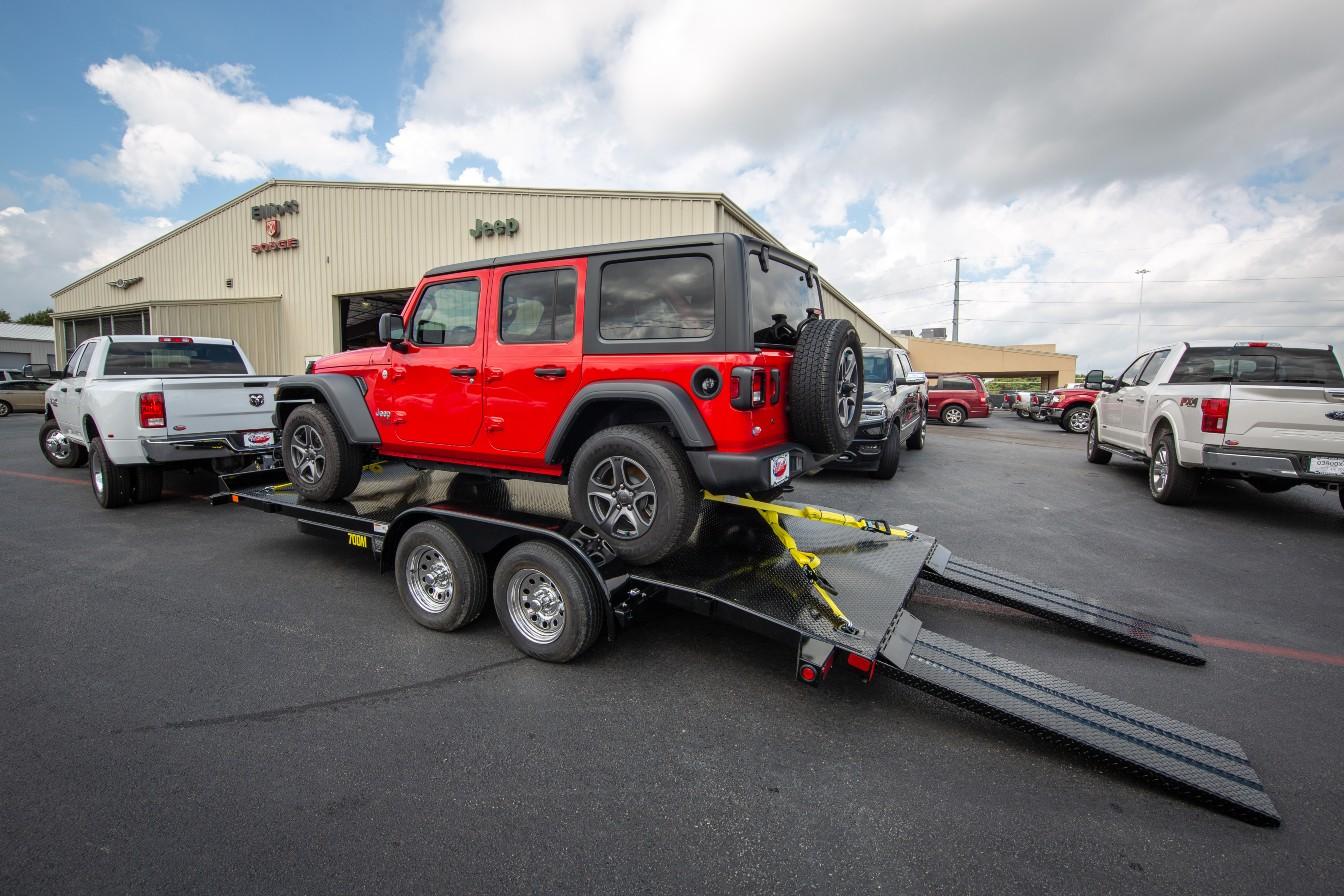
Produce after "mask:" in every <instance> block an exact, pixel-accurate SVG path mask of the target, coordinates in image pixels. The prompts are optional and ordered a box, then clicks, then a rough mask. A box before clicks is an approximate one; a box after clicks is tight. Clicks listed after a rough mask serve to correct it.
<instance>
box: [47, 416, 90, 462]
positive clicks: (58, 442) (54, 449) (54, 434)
mask: <svg viewBox="0 0 1344 896" xmlns="http://www.w3.org/2000/svg"><path fill="white" fill-rule="evenodd" d="M37 444H38V445H39V446H40V447H41V448H42V456H43V457H45V458H46V459H47V463H49V464H51V465H52V466H53V467H60V468H62V469H69V468H70V467H78V466H80V465H81V464H83V463H84V462H85V461H87V460H88V455H87V454H86V453H85V451H84V447H83V446H82V445H76V444H75V443H74V442H72V441H70V440H69V439H67V438H66V437H65V433H63V432H61V425H60V424H59V423H57V422H56V421H55V420H48V421H47V422H46V423H43V424H42V428H41V429H39V430H38V431H37Z"/></svg>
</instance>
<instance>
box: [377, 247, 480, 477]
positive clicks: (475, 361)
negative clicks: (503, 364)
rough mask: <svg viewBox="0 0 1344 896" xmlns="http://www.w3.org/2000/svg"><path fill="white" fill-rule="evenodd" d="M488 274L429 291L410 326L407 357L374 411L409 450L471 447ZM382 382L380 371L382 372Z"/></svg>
mask: <svg viewBox="0 0 1344 896" xmlns="http://www.w3.org/2000/svg"><path fill="white" fill-rule="evenodd" d="M489 276H490V272H489V271H482V272H479V273H472V274H466V275H455V276H453V278H452V279H445V280H441V281H438V282H434V283H430V284H428V285H427V286H425V287H424V288H423V289H422V290H421V292H420V295H419V298H418V299H417V301H416V302H415V306H414V309H413V311H412V312H411V316H410V318H409V319H408V320H407V323H406V341H405V342H404V343H402V345H403V347H404V348H405V351H404V352H402V353H399V354H397V355H395V356H394V357H393V358H392V363H391V364H390V365H389V366H388V367H387V368H385V369H386V370H387V374H388V376H387V387H386V390H385V391H383V390H380V391H382V392H383V396H382V400H381V401H380V402H379V404H378V407H377V410H376V411H375V413H378V414H386V415H387V416H386V419H387V420H388V421H389V422H390V423H391V424H392V427H393V429H394V431H395V432H396V433H397V440H398V441H399V442H400V443H401V444H402V445H404V446H406V447H407V448H408V449H411V450H414V449H415V448H417V447H418V448H423V449H425V451H424V454H425V455H427V456H432V455H433V454H434V453H435V452H434V450H433V449H435V448H458V447H462V446H465V445H470V444H472V443H473V442H474V441H475V440H476V436H477V434H478V433H479V432H480V429H481V416H482V409H483V406H484V397H483V391H482V383H481V363H482V345H483V342H484V340H483V338H482V331H483V329H484V328H483V327H482V325H481V324H482V318H483V317H484V314H483V309H482V303H481V293H482V291H483V287H485V286H486V285H488V284H487V282H488V279H489ZM379 376H380V378H381V376H382V374H381V372H380V374H379Z"/></svg>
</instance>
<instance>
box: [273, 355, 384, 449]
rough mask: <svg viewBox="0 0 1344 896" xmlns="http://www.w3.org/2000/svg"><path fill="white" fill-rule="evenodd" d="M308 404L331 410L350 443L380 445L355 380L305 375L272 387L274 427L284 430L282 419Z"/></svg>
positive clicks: (362, 395)
mask: <svg viewBox="0 0 1344 896" xmlns="http://www.w3.org/2000/svg"><path fill="white" fill-rule="evenodd" d="M309 401H318V402H321V403H322V404H325V405H326V406H327V407H329V408H331V412H332V413H333V414H335V415H336V421H337V422H338V423H340V424H341V429H342V430H344V432H345V437H346V438H347V439H348V440H349V441H350V443H351V444H353V445H379V444H382V441H383V440H382V439H381V438H380V437H379V435H378V427H377V426H375V425H374V423H373V415H371V414H370V413H369V406H368V405H367V404H365V403H364V391H363V390H362V389H360V387H359V381H358V380H357V379H355V377H353V376H347V375H346V374H343V373H308V374H303V375H300V376H287V377H285V378H284V379H282V380H280V382H278V383H276V384H275V428H276V429H284V428H285V418H287V417H288V416H289V415H290V413H292V412H293V410H294V409H295V408H296V407H298V406H299V405H300V404H304V403H306V402H309Z"/></svg>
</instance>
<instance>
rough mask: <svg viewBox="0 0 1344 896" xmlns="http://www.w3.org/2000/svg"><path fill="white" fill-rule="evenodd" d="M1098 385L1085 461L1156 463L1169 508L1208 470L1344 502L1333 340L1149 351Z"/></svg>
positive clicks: (1343, 411) (1342, 382) (1263, 487)
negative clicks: (1330, 494)
mask: <svg viewBox="0 0 1344 896" xmlns="http://www.w3.org/2000/svg"><path fill="white" fill-rule="evenodd" d="M1087 385H1088V386H1089V387H1091V388H1098V389H1101V394H1099V395H1098V396H1097V400H1096V403H1095V404H1094V405H1093V409H1092V421H1091V427H1090V428H1089V430H1088V434H1087V459H1088V460H1089V461H1091V462H1092V463H1094V464H1104V463H1107V462H1108V461H1109V460H1110V459H1111V455H1112V454H1119V455H1121V456H1124V457H1128V458H1130V459H1132V460H1137V461H1140V462H1143V463H1146V464H1147V465H1148V488H1149V490H1150V491H1151V492H1152V495H1153V498H1154V499H1155V500H1157V501H1158V502H1160V503H1162V504H1188V503H1190V502H1191V501H1193V500H1194V498H1195V493H1196V492H1197V490H1198V488H1199V484H1200V481H1201V480H1202V479H1203V478H1204V477H1206V476H1221V477H1235V478H1238V479H1244V480H1246V481H1247V482H1249V483H1250V484H1251V485H1253V486H1254V487H1255V488H1256V489H1258V490H1260V491H1261V492H1265V493H1275V492H1282V491H1287V490H1288V489H1290V488H1292V487H1293V486H1296V485H1311V486H1315V487H1317V488H1323V489H1328V490H1333V491H1338V492H1340V503H1341V504H1344V491H1341V484H1344V373H1341V361H1340V354H1339V352H1338V351H1337V350H1336V349H1334V348H1333V347H1332V346H1329V345H1312V344H1306V343H1279V342H1237V343H1227V342H1180V343H1176V344H1174V345H1167V346H1163V347H1161V348H1158V349H1155V350H1153V351H1150V352H1147V353H1145V354H1143V355H1141V356H1139V358H1138V359H1136V360H1135V361H1134V363H1133V364H1131V365H1129V367H1127V368H1126V369H1125V372H1124V373H1122V374H1120V378H1119V379H1118V380H1114V381H1103V378H1102V373H1101V371H1100V370H1093V371H1091V372H1089V373H1088V375H1087Z"/></svg>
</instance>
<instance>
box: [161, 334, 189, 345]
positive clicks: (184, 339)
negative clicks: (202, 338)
mask: <svg viewBox="0 0 1344 896" xmlns="http://www.w3.org/2000/svg"><path fill="white" fill-rule="evenodd" d="M159 341H160V342H173V343H179V344H183V345H190V344H191V337H190V336H160V337H159Z"/></svg>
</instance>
